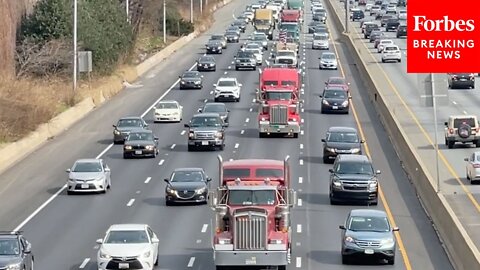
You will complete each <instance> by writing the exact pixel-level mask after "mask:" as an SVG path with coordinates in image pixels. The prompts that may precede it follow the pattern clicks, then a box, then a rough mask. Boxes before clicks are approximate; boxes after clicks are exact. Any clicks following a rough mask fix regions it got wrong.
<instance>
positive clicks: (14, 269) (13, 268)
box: [7, 262, 22, 270]
mask: <svg viewBox="0 0 480 270" xmlns="http://www.w3.org/2000/svg"><path fill="white" fill-rule="evenodd" d="M21 264H22V263H20V262H19V263H15V264H9V265H7V270H20V268H21V267H22V266H21Z"/></svg>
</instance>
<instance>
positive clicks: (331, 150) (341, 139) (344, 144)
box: [322, 127, 364, 163]
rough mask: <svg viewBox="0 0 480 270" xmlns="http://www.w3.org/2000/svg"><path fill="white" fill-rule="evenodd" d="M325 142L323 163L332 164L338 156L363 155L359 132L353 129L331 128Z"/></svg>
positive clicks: (323, 140)
mask: <svg viewBox="0 0 480 270" xmlns="http://www.w3.org/2000/svg"><path fill="white" fill-rule="evenodd" d="M322 142H323V163H331V162H333V161H334V160H335V158H336V157H337V155H338V154H358V155H361V154H362V143H363V142H364V141H363V140H360V138H359V136H358V132H357V130H356V129H355V128H351V127H330V128H329V129H328V131H327V135H326V136H325V139H322Z"/></svg>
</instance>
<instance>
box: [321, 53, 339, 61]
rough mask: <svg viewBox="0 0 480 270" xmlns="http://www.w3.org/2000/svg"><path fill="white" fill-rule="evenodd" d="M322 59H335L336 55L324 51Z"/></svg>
mask: <svg viewBox="0 0 480 270" xmlns="http://www.w3.org/2000/svg"><path fill="white" fill-rule="evenodd" d="M322 59H327V60H334V59H336V57H335V54H331V53H325V54H322Z"/></svg>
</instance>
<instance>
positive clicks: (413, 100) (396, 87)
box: [332, 0, 480, 247]
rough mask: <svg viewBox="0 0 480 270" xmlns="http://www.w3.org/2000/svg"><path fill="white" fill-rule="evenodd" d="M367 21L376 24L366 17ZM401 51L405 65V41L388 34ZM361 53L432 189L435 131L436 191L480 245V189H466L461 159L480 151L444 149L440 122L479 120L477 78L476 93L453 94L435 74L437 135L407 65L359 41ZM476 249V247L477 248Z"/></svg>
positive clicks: (356, 32)
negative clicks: (440, 97) (390, 99)
mask: <svg viewBox="0 0 480 270" xmlns="http://www.w3.org/2000/svg"><path fill="white" fill-rule="evenodd" d="M332 2H333V3H335V4H336V6H337V8H338V10H342V13H343V12H344V9H343V7H340V5H339V3H338V2H337V1H334V0H332ZM366 15H367V16H366V19H365V20H366V21H369V20H373V19H374V18H373V17H371V16H368V15H369V13H368V12H367V14H366ZM351 25H353V27H352V31H351V32H352V34H353V35H354V36H356V37H361V38H362V39H363V36H362V34H361V30H360V28H359V23H351ZM386 36H387V37H389V38H391V39H392V40H393V41H394V42H395V44H396V45H398V46H399V47H400V49H401V51H402V54H403V55H402V57H403V60H407V61H408V59H407V57H408V54H407V40H406V38H396V36H395V32H389V33H386ZM363 41H364V42H363V45H364V47H363V48H361V49H366V50H368V51H370V52H371V54H370V57H369V58H368V59H364V60H365V61H367V62H369V63H371V62H376V63H378V65H380V66H381V68H382V70H383V71H382V72H381V73H380V74H375V78H376V79H380V80H385V81H387V83H388V85H389V89H384V91H392V92H395V93H396V95H397V96H398V97H399V98H400V99H401V100H402V104H401V105H398V106H395V107H393V108H392V110H393V111H394V112H395V113H396V114H397V115H400V114H405V115H408V116H409V117H408V120H407V121H405V122H403V123H402V126H403V127H404V129H405V130H406V131H408V136H409V139H410V141H411V142H412V143H413V144H414V145H415V146H416V148H417V152H418V153H419V154H420V156H421V158H422V160H423V162H424V164H425V165H427V167H428V170H429V172H430V174H431V175H432V176H433V179H435V183H434V184H435V185H436V184H437V183H436V177H437V173H436V162H435V151H434V148H433V145H434V143H435V131H437V136H438V143H439V150H440V151H439V152H440V154H439V179H438V180H439V183H440V190H441V192H442V193H443V194H444V195H445V197H446V198H447V200H448V202H449V204H450V206H451V207H452V208H453V209H454V211H455V213H456V215H457V217H458V218H459V219H460V221H461V222H462V225H463V226H464V227H465V229H466V230H467V232H468V234H469V236H470V237H471V238H472V240H473V243H480V232H479V230H478V226H479V225H480V215H479V213H480V204H479V202H480V186H478V185H472V184H470V181H468V180H467V179H466V168H465V166H466V162H465V161H464V158H466V157H469V156H470V155H471V154H472V153H473V152H475V151H480V150H479V149H476V148H475V147H473V146H472V145H471V144H466V145H461V144H457V145H456V147H455V148H454V149H448V148H447V147H446V145H445V144H444V127H445V126H444V122H445V121H447V120H448V117H449V116H451V115H478V104H480V94H479V93H478V89H479V87H480V85H479V83H478V78H479V77H476V82H475V89H451V90H448V85H447V75H446V74H436V75H435V76H436V79H435V82H436V89H437V90H436V91H437V93H447V92H448V99H449V100H448V105H446V106H440V107H439V108H438V109H437V117H438V123H437V129H435V122H434V115H433V109H432V108H431V107H425V106H424V105H423V103H422V101H421V99H420V92H421V91H420V89H419V83H418V76H417V74H409V73H407V72H406V70H407V67H406V66H407V61H402V62H401V63H385V64H382V63H381V55H380V54H379V53H377V52H376V49H374V47H373V43H369V42H368V40H366V39H363ZM477 247H478V244H477Z"/></svg>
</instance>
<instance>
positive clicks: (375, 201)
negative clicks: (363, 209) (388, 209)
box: [369, 198, 378, 205]
mask: <svg viewBox="0 0 480 270" xmlns="http://www.w3.org/2000/svg"><path fill="white" fill-rule="evenodd" d="M369 205H378V198H377V199H375V200H374V201H373V202H370V203H369Z"/></svg>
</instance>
